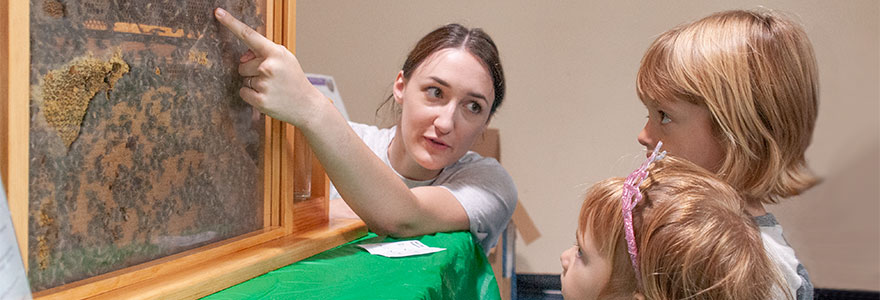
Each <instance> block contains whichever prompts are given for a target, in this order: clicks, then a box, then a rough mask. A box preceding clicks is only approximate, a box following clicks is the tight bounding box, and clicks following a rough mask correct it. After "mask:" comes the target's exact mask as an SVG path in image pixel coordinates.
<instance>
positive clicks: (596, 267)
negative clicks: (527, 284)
mask: <svg viewBox="0 0 880 300" xmlns="http://www.w3.org/2000/svg"><path fill="white" fill-rule="evenodd" d="M559 260H560V262H562V275H561V283H562V297H563V298H565V299H568V300H570V299H582V300H587V299H598V298H599V293H600V292H602V289H603V288H605V285H607V284H608V280H609V279H611V267H612V266H611V261H610V260H608V259H606V258H604V257H602V256H601V255H600V254H599V250H598V249H596V246H595V245H594V243H593V236H592V234H591V233H590V230H589V229H585V230H584V231H583V232H580V231H579V232H578V233H577V244H576V245H574V246H572V247H571V248H569V249H568V250H565V252H562V255H561V256H560V257H559Z"/></svg>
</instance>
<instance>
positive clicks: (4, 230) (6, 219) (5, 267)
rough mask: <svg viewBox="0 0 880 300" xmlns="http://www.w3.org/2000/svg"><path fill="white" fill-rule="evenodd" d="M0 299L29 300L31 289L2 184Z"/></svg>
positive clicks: (0, 202)
mask: <svg viewBox="0 0 880 300" xmlns="http://www.w3.org/2000/svg"><path fill="white" fill-rule="evenodd" d="M0 299H31V287H30V285H28V280H27V275H26V274H25V272H24V263H22V260H21V252H19V251H18V241H16V240H15V229H14V228H13V227H12V215H11V214H10V213H9V204H8V203H7V202H6V191H5V190H3V184H0Z"/></svg>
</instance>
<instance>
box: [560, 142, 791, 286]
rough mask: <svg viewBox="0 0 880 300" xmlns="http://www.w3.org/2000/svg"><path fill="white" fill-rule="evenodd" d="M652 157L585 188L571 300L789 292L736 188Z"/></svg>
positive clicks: (571, 262) (569, 273)
mask: <svg viewBox="0 0 880 300" xmlns="http://www.w3.org/2000/svg"><path fill="white" fill-rule="evenodd" d="M655 156H656V152H655V155H653V156H652V157H651V159H649V160H648V161H647V162H645V164H644V165H643V166H642V168H640V169H639V170H636V172H634V173H633V174H632V175H630V177H628V178H626V179H624V178H611V179H607V180H604V181H601V182H599V183H597V184H595V185H593V187H592V188H590V190H589V191H588V192H587V195H586V198H585V199H584V203H583V206H582V207H581V212H580V217H579V221H578V229H577V244H576V245H575V246H574V247H572V248H571V249H569V250H566V251H565V252H564V253H563V254H562V257H561V261H562V267H563V273H562V293H563V296H564V297H565V299H634V298H635V299H743V300H747V299H756V300H757V299H762V300H763V299H778V298H790V296H787V295H788V294H789V293H787V289H783V288H781V287H782V286H784V281H783V279H782V277H781V275H780V274H779V272H778V269H777V268H776V266H775V265H774V264H773V262H772V261H771V260H770V259H769V258H768V257H767V255H766V253H765V252H764V247H763V245H762V242H761V236H760V233H759V232H758V229H757V227H756V226H755V224H754V222H752V220H751V218H749V217H748V216H747V215H746V214H745V212H744V210H743V207H742V203H743V201H742V200H741V198H740V196H739V193H738V192H737V191H736V190H734V189H733V188H731V187H730V186H729V185H727V184H726V183H724V182H723V181H721V180H719V179H717V178H716V177H715V176H714V175H712V174H711V173H709V172H707V171H705V170H704V169H702V168H700V167H698V166H696V165H694V164H692V163H690V162H688V161H685V160H681V159H676V158H674V157H667V158H664V159H662V160H659V161H656V162H654V163H653V165H651V162H652V161H653V159H654V158H655ZM641 180H644V182H642V181H641Z"/></svg>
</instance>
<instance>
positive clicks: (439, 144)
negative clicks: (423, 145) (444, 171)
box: [425, 137, 449, 150]
mask: <svg viewBox="0 0 880 300" xmlns="http://www.w3.org/2000/svg"><path fill="white" fill-rule="evenodd" d="M425 140H427V141H428V145H431V146H432V147H433V148H436V149H439V150H445V149H448V148H449V145H447V144H446V143H444V142H443V141H441V140H439V139H435V138H429V137H426V138H425Z"/></svg>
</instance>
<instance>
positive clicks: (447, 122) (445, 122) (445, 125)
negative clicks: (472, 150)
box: [434, 101, 456, 134]
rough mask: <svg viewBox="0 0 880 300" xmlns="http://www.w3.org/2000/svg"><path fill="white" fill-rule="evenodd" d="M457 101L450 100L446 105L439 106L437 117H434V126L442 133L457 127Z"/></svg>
mask: <svg viewBox="0 0 880 300" xmlns="http://www.w3.org/2000/svg"><path fill="white" fill-rule="evenodd" d="M455 103H456V101H449V102H448V103H447V104H446V105H444V106H441V107H438V111H437V117H436V118H435V119H434V127H436V128H437V130H438V131H439V132H440V133H441V134H448V133H450V132H452V129H453V128H455V107H456V104H455Z"/></svg>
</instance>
